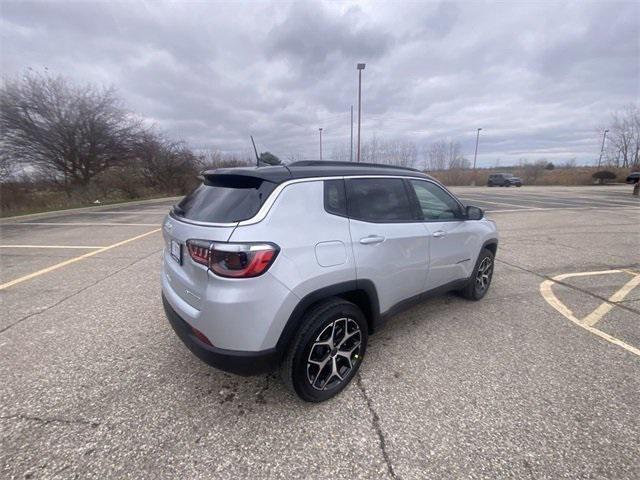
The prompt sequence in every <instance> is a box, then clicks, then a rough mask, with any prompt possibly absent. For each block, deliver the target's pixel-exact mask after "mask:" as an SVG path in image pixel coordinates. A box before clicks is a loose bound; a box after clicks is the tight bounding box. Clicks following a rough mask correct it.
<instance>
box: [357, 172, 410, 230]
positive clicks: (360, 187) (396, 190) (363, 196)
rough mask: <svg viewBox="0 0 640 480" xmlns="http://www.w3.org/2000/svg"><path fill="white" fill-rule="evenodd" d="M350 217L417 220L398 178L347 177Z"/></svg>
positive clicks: (377, 219) (366, 219)
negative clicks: (348, 178)
mask: <svg viewBox="0 0 640 480" xmlns="http://www.w3.org/2000/svg"><path fill="white" fill-rule="evenodd" d="M346 183H347V198H348V206H349V207H348V208H349V216H350V217H352V218H355V219H358V220H364V221H366V222H378V223H384V222H402V221H405V222H410V221H414V220H416V218H415V215H414V213H413V209H412V207H411V202H410V201H409V196H408V195H407V190H406V189H405V186H404V182H403V181H402V179H399V178H366V179H365V178H362V179H350V180H347V182H346Z"/></svg>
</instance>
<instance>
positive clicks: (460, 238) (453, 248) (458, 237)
mask: <svg viewBox="0 0 640 480" xmlns="http://www.w3.org/2000/svg"><path fill="white" fill-rule="evenodd" d="M409 184H410V185H411V186H412V187H413V191H414V192H415V195H416V199H417V201H418V204H419V206H420V211H421V212H422V216H423V219H424V225H425V227H426V228H427V230H428V232H429V235H430V237H431V243H430V258H431V261H430V268H429V275H428V277H427V280H426V287H425V290H431V289H434V288H437V287H440V286H442V285H446V284H447V283H450V282H453V281H456V280H461V279H465V278H468V277H469V275H471V269H472V268H473V266H474V262H475V258H472V256H473V252H474V245H476V244H477V241H478V240H477V234H478V232H476V226H475V224H474V222H472V221H467V220H465V219H464V213H463V207H462V205H461V204H460V203H459V202H458V201H457V200H456V199H455V198H454V197H453V196H451V195H450V194H449V193H448V192H447V191H446V190H445V189H443V188H442V187H440V186H439V185H437V184H436V183H434V182H431V181H428V180H409Z"/></svg>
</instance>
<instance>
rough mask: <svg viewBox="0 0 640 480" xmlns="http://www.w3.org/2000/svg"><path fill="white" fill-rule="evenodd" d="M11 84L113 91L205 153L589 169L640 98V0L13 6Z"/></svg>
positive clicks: (6, 39) (4, 25)
mask: <svg viewBox="0 0 640 480" xmlns="http://www.w3.org/2000/svg"><path fill="white" fill-rule="evenodd" d="M0 9H1V16H2V21H1V23H0V42H1V43H0V45H1V58H0V61H1V66H2V71H3V72H4V74H5V75H7V76H13V75H18V74H20V73H21V72H23V71H24V70H25V69H27V68H33V69H35V70H41V69H43V68H47V69H48V70H49V71H50V72H52V73H60V74H64V75H68V76H69V77H71V78H73V79H75V80H77V81H80V82H86V81H89V82H95V83H99V84H108V85H114V86H116V87H117V88H118V89H119V90H120V92H121V94H122V96H123V97H124V99H125V101H126V102H127V104H128V105H129V107H130V108H131V109H132V110H134V111H136V112H138V113H140V114H141V115H142V116H144V117H145V118H147V119H148V120H149V121H151V122H155V123H157V124H158V125H159V126H160V127H161V128H163V129H166V130H167V131H169V132H170V133H171V134H172V135H174V136H176V137H180V138H183V139H185V140H186V141H188V142H189V143H190V144H191V145H192V146H194V147H196V148H202V147H216V148H220V149H223V150H228V151H233V150H248V148H249V143H248V136H249V135H250V134H253V135H254V136H255V137H256V138H257V140H258V143H259V145H260V147H261V148H263V149H269V150H271V151H273V152H274V153H276V154H279V155H281V156H283V157H287V156H288V155H289V154H302V155H304V156H306V157H307V158H314V157H315V156H316V150H317V128H318V127H319V126H322V127H324V135H323V138H324V139H325V142H326V145H325V150H326V151H328V152H331V150H332V149H334V148H336V149H337V148H341V147H342V146H343V145H344V144H345V143H347V142H348V138H349V106H350V105H352V104H354V105H355V102H356V87H357V77H356V71H355V64H356V63H357V62H361V61H364V62H367V68H366V70H365V72H364V82H363V113H364V123H363V136H364V139H365V140H366V139H367V138H372V136H373V135H377V136H378V137H383V138H398V137H402V138H408V139H411V140H413V141H415V142H416V143H418V144H419V145H424V144H426V143H428V142H430V141H433V140H438V139H441V138H453V139H458V140H460V141H461V142H462V145H463V149H464V150H465V151H466V152H468V154H470V153H472V151H473V142H474V140H475V136H474V132H475V128H477V127H478V126H481V127H483V132H482V137H481V138H482V140H481V146H480V155H479V159H480V161H481V163H485V164H493V163H494V162H495V160H496V159H500V161H501V163H502V164H503V165H504V164H506V163H509V162H511V161H514V160H517V159H518V158H520V157H527V158H529V159H537V158H542V157H545V158H549V159H553V160H558V161H562V160H567V159H570V158H573V157H576V158H578V160H579V161H583V162H587V161H593V160H594V159H595V158H596V157H597V153H598V149H599V141H600V138H599V136H598V133H597V129H598V128H600V127H602V126H603V125H605V124H606V123H607V122H608V120H609V116H610V113H611V111H613V110H617V109H619V108H621V107H622V106H624V105H625V104H626V103H630V102H638V101H639V98H640V91H639V85H640V36H639V35H640V34H639V32H640V6H639V5H638V4H637V2H611V1H607V2H601V3H597V2H576V3H572V2H556V3H549V2H545V3H533V2H532V3H521V2H513V3H512V4H493V3H477V2H464V3H457V2H439V3H436V2H424V3H415V2H411V3H409V2H406V3H399V2H388V3H382V2H376V3H370V2H365V3H358V2H349V3H333V2H315V3H314V2H310V1H304V2H303V1H301V2H294V3H282V2H273V3H263V2H260V3H257V2H251V3H248V2H246V3H237V2H216V3H191V2H190V3H178V4H174V3H158V2H123V3H111V2H110V3H105V2H95V3H91V2H51V3H44V2H34V3H30V2H7V1H5V2H3V3H2V4H1V5H0Z"/></svg>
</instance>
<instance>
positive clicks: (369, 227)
mask: <svg viewBox="0 0 640 480" xmlns="http://www.w3.org/2000/svg"><path fill="white" fill-rule="evenodd" d="M346 190H347V208H348V215H349V228H350V231H351V243H352V248H353V253H354V258H355V261H356V276H357V278H358V279H359V280H361V279H366V280H371V281H372V282H373V283H374V285H375V287H376V290H377V292H378V299H379V301H380V311H381V312H383V313H384V312H385V311H387V310H389V309H390V308H391V307H393V306H394V305H395V304H397V303H398V302H400V301H402V300H404V299H406V298H408V297H411V296H413V295H416V294H418V293H421V292H422V290H423V288H424V285H425V280H426V274H427V267H428V263H429V258H428V256H429V237H428V235H427V232H426V230H425V227H424V225H423V224H422V222H421V220H420V219H419V218H417V215H416V213H417V212H416V210H415V208H414V207H413V204H412V201H411V197H410V194H411V192H410V190H409V188H408V185H407V184H406V183H405V182H404V180H403V179H401V178H352V179H346Z"/></svg>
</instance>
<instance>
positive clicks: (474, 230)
mask: <svg viewBox="0 0 640 480" xmlns="http://www.w3.org/2000/svg"><path fill="white" fill-rule="evenodd" d="M203 177H204V182H203V183H202V185H201V186H199V187H198V188H197V189H196V190H195V191H194V192H192V193H190V194H189V195H187V196H186V197H185V198H184V199H183V200H182V201H181V202H180V203H179V204H178V205H176V206H175V207H174V208H173V209H172V211H171V212H170V214H169V215H168V216H167V218H166V219H165V221H164V224H163V234H164V241H165V249H164V254H163V266H162V279H161V282H162V300H163V304H164V308H165V311H166V315H167V317H168V319H169V322H170V323H171V325H172V326H173V328H174V330H175V332H176V333H177V335H178V336H179V337H180V338H181V339H182V341H183V342H184V343H185V344H186V346H187V347H188V348H189V349H190V350H191V351H192V352H193V353H194V354H195V355H196V356H198V357H199V358H200V359H202V360H204V361H205V362H207V363H209V364H210V365H212V366H214V367H217V368H220V369H222V370H225V371H228V372H232V373H236V374H242V375H248V374H254V373H261V372H265V371H269V370H272V369H275V368H277V367H279V368H280V371H281V373H282V376H283V378H284V380H285V382H286V383H287V384H288V385H289V386H290V387H291V389H292V390H293V391H294V392H295V393H296V394H297V395H299V396H300V397H301V398H302V399H304V400H307V401H312V402H318V401H323V400H326V399H328V398H331V397H333V396H334V395H336V394H337V393H338V392H340V391H341V390H342V389H343V388H344V387H345V386H346V385H347V384H348V383H349V382H350V381H351V380H352V379H353V377H354V375H355V374H356V372H357V371H358V368H359V367H360V364H361V363H362V361H363V360H364V358H365V356H366V349H367V340H368V337H369V335H370V334H372V333H375V332H376V331H378V330H379V329H380V327H381V326H382V325H383V323H384V321H385V320H386V319H387V318H388V317H389V316H391V315H393V314H394V313H396V312H398V311H399V310H401V309H402V308H404V307H405V306H407V305H409V304H410V303H412V302H415V301H419V300H421V299H424V298H425V297H427V296H429V295H433V294H435V293H442V292H447V291H451V290H457V291H458V292H460V293H461V294H462V295H463V296H464V297H465V298H467V299H470V300H479V299H481V298H482V297H484V296H485V294H486V293H487V290H488V289H489V286H490V285H491V279H492V275H493V267H494V258H495V255H496V250H497V247H498V233H497V231H496V226H495V223H494V222H493V221H491V220H487V219H486V218H484V216H483V211H482V210H481V209H480V208H478V207H474V206H465V205H463V204H462V203H461V202H460V201H459V200H458V199H457V198H456V197H455V196H454V195H453V194H452V193H451V192H449V191H448V190H447V189H446V188H445V187H443V186H442V185H441V184H440V183H438V181H436V180H435V179H433V178H431V177H429V176H427V175H425V174H423V173H421V172H418V171H416V170H412V169H407V168H399V167H389V166H382V165H374V164H362V163H360V164H353V163H348V162H347V163H343V162H296V163H292V164H290V165H288V166H269V167H259V168H229V169H219V170H213V171H207V172H204V174H203ZM452 341H455V339H452Z"/></svg>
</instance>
